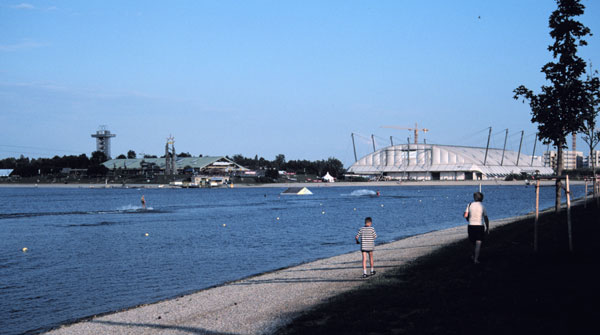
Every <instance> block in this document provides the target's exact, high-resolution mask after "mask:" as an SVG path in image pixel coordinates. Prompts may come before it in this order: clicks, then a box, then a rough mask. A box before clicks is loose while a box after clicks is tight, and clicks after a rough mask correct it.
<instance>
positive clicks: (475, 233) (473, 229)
mask: <svg viewBox="0 0 600 335" xmlns="http://www.w3.org/2000/svg"><path fill="white" fill-rule="evenodd" d="M473 200H474V201H473V202H471V203H470V204H469V205H468V206H467V209H465V214H464V217H465V219H466V220H467V221H469V225H468V226H467V227H468V228H467V231H468V234H469V241H471V243H472V244H473V245H474V246H475V250H474V251H473V256H472V258H473V263H475V264H479V253H480V251H481V244H482V243H483V240H484V239H485V235H486V234H489V233H490V220H489V219H488V216H487V211H486V210H485V207H484V206H483V204H482V203H481V202H482V201H483V194H482V193H481V192H475V193H473ZM482 219H483V221H484V222H485V226H484V225H483V223H482V222H481V220H482Z"/></svg>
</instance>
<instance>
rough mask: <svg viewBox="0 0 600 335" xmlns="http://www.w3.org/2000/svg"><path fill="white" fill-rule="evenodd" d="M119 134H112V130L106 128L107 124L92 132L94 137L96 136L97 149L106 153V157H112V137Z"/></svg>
mask: <svg viewBox="0 0 600 335" xmlns="http://www.w3.org/2000/svg"><path fill="white" fill-rule="evenodd" d="M115 136H117V134H111V133H110V130H108V129H106V126H100V129H98V131H96V133H95V134H92V137H95V138H96V151H101V152H103V153H104V154H105V155H106V158H108V159H111V157H110V138H111V137H115Z"/></svg>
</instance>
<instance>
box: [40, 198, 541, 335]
mask: <svg viewBox="0 0 600 335" xmlns="http://www.w3.org/2000/svg"><path fill="white" fill-rule="evenodd" d="M551 211H552V209H546V210H544V211H542V212H540V214H541V215H544V214H545V213H548V212H551ZM532 217H533V214H531V213H530V214H525V215H520V216H516V217H511V218H505V219H499V220H493V221H491V222H490V227H491V229H492V230H494V229H496V228H497V227H501V226H504V225H506V224H510V223H513V222H517V221H520V220H524V219H531V218H532ZM457 221H458V220H457ZM465 226H466V224H460V225H459V226H456V227H454V228H448V229H444V230H439V231H432V232H429V233H425V234H420V235H414V236H410V237H406V238H403V239H400V240H397V241H394V242H389V243H386V244H381V245H377V247H376V249H375V251H376V253H375V255H376V258H375V259H376V263H375V264H376V270H377V274H378V275H380V274H384V273H386V272H387V271H388V270H393V269H397V268H398V267H401V266H403V265H406V264H408V263H410V262H412V261H414V260H416V259H417V258H419V257H421V256H425V255H427V254H430V253H432V252H433V251H435V250H437V249H439V248H442V247H445V246H447V245H450V244H452V243H456V242H458V241H461V240H464V239H466V228H465ZM361 274H362V265H361V260H360V252H359V251H354V252H350V253H346V254H342V255H337V256H333V257H329V258H324V259H319V260H315V261H311V262H308V263H303V264H298V265H292V266H289V267H285V268H282V269H278V270H273V271H270V272H266V273H261V274H257V275H253V276H250V277H246V278H242V279H239V280H235V281H232V282H226V283H223V284H221V285H218V286H213V287H209V288H206V289H202V290H199V291H196V292H193V293H189V294H185V295H182V296H177V297H174V298H170V299H166V300H161V301H158V302H155V303H150V304H145V305H140V306H133V307H131V308H128V309H125V310H120V311H112V312H107V313H104V314H101V315H98V316H89V317H85V318H82V319H79V320H77V321H75V322H73V323H69V324H65V325H61V326H58V328H56V329H53V330H50V331H49V332H48V333H47V334H97V333H110V334H178V333H181V332H191V333H206V334H216V333H219V334H222V333H235V334H258V333H273V332H274V331H276V330H277V329H279V328H280V327H282V326H284V325H286V324H288V323H289V322H291V321H292V320H293V319H294V318H296V317H297V316H299V315H300V314H301V313H302V312H304V311H306V310H309V309H311V308H313V307H314V306H316V305H318V304H320V303H323V302H326V301H328V300H329V299H331V298H333V297H334V296H337V295H339V294H342V293H345V292H348V291H351V290H354V289H357V288H359V287H360V286H362V285H363V284H366V283H368V281H369V279H366V280H365V279H362V278H360V275H361Z"/></svg>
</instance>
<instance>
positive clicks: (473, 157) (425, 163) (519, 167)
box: [348, 144, 554, 180]
mask: <svg viewBox="0 0 600 335" xmlns="http://www.w3.org/2000/svg"><path fill="white" fill-rule="evenodd" d="M348 173H349V174H355V175H362V176H384V177H386V178H388V179H405V180H472V179H491V178H497V177H500V178H504V177H506V176H507V175H510V174H521V173H528V174H540V175H552V174H553V173H554V171H553V170H552V168H551V167H546V166H544V163H543V160H542V157H539V156H529V155H525V154H523V153H520V154H519V153H517V152H515V151H508V150H506V151H504V150H502V149H492V148H490V149H488V150H487V154H486V148H476V147H462V146H451V145H438V144H402V145H394V146H388V147H385V148H382V149H379V150H377V151H375V152H373V153H371V154H368V155H366V156H364V157H362V158H360V159H359V160H358V161H356V162H355V163H354V164H352V166H350V168H349V169H348Z"/></svg>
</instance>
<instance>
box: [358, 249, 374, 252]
mask: <svg viewBox="0 0 600 335" xmlns="http://www.w3.org/2000/svg"><path fill="white" fill-rule="evenodd" d="M360 251H362V252H373V250H363V249H360Z"/></svg>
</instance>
